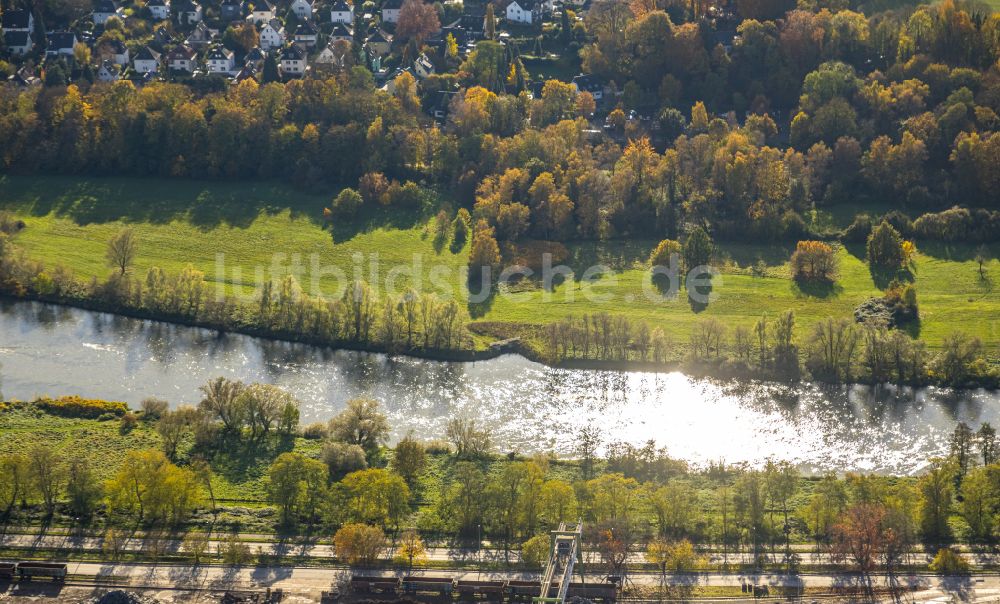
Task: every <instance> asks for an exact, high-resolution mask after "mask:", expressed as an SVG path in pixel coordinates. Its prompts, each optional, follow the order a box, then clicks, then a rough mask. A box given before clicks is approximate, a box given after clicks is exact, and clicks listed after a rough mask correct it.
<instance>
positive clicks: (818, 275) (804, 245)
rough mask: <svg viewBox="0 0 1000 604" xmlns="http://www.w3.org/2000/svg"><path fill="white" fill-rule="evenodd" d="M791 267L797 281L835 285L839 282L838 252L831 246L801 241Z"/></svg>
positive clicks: (817, 242) (796, 247)
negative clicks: (835, 282)
mask: <svg viewBox="0 0 1000 604" xmlns="http://www.w3.org/2000/svg"><path fill="white" fill-rule="evenodd" d="M791 265H792V277H793V278H794V279H795V280H797V281H822V282H826V283H833V282H834V281H836V280H837V272H838V269H839V265H840V263H839V261H838V259H837V252H836V250H834V249H833V247H831V246H830V245H829V244H827V243H823V242H822V241H800V242H799V243H798V245H796V246H795V251H794V252H793V253H792V259H791Z"/></svg>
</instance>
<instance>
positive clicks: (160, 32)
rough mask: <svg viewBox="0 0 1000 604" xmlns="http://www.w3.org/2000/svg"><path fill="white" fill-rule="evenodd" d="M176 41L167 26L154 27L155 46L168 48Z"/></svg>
mask: <svg viewBox="0 0 1000 604" xmlns="http://www.w3.org/2000/svg"><path fill="white" fill-rule="evenodd" d="M173 43H174V40H173V38H171V37H170V31H169V30H167V28H166V27H157V28H154V29H153V42H152V44H153V46H154V47H156V48H166V47H167V46H169V45H171V44H173Z"/></svg>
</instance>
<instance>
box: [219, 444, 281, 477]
mask: <svg viewBox="0 0 1000 604" xmlns="http://www.w3.org/2000/svg"><path fill="white" fill-rule="evenodd" d="M294 448H295V439H294V438H292V437H286V436H278V435H271V436H269V437H266V438H263V439H260V440H257V441H250V440H238V439H236V438H235V437H229V438H228V439H227V440H226V441H225V442H224V443H223V444H222V446H220V447H219V449H218V450H217V451H216V453H215V455H214V456H213V457H212V468H213V469H214V470H215V472H216V473H217V474H219V475H220V476H223V477H224V478H225V479H226V480H228V481H229V482H231V483H233V484H239V483H243V482H247V481H248V480H252V479H257V478H260V477H262V476H263V475H264V474H265V473H266V472H267V467H268V466H269V465H270V464H271V462H272V461H274V459H275V458H276V457H278V456H279V455H281V454H282V453H287V452H289V451H291V450H292V449H294Z"/></svg>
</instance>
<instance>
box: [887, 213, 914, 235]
mask: <svg viewBox="0 0 1000 604" xmlns="http://www.w3.org/2000/svg"><path fill="white" fill-rule="evenodd" d="M882 222H888V223H889V224H891V225H892V228H894V229H896V230H897V231H899V234H900V235H902V236H903V237H913V221H912V220H910V217H909V216H907V215H906V214H904V213H902V212H900V211H899V210H893V211H891V212H889V213H888V214H886V215H885V216H882Z"/></svg>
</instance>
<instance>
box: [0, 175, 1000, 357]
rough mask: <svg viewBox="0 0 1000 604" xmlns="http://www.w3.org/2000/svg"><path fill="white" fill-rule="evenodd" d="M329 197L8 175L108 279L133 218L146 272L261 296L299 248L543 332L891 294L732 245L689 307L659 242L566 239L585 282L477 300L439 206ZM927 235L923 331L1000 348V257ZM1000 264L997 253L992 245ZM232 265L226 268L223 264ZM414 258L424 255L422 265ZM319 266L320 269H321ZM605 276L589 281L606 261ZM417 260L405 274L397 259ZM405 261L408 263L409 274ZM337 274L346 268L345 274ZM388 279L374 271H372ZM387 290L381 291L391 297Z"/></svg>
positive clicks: (329, 276) (863, 277)
mask: <svg viewBox="0 0 1000 604" xmlns="http://www.w3.org/2000/svg"><path fill="white" fill-rule="evenodd" d="M331 197H332V195H329V194H327V195H316V194H310V193H302V192H298V191H295V190H292V189H290V188H288V187H287V186H284V185H280V184H274V183H219V182H199V181H172V180H155V179H126V178H108V179H102V178H69V177H44V178H41V177H22V176H5V177H2V178H0V209H6V210H9V211H11V212H13V213H14V214H15V215H16V216H17V217H19V218H21V219H23V220H24V221H25V223H26V224H27V228H25V229H24V230H23V231H22V232H21V233H19V234H18V235H17V236H16V242H17V244H18V245H20V246H21V247H22V248H24V249H25V250H26V252H27V253H28V254H29V256H31V257H32V258H35V259H37V260H40V261H42V262H44V263H45V264H46V265H55V264H62V265H65V266H66V267H68V268H70V269H72V270H73V271H74V272H75V273H76V274H77V275H78V277H81V278H87V279H89V278H91V277H97V278H104V277H106V276H107V275H109V274H110V271H111V269H110V268H109V267H108V266H107V264H106V262H105V257H104V251H105V245H106V242H107V240H108V239H109V238H110V237H111V236H112V235H113V234H114V233H115V232H116V231H117V230H118V229H120V228H121V227H122V226H124V225H126V224H129V225H132V226H133V227H134V228H135V229H136V231H137V232H138V234H139V236H140V241H141V245H140V252H139V257H138V260H137V262H136V264H135V268H134V270H135V271H136V274H139V275H143V274H145V272H146V270H147V269H148V268H149V267H152V266H159V267H161V268H164V269H166V270H167V271H168V272H178V271H180V270H181V269H182V268H184V267H185V266H186V265H188V264H191V265H193V266H194V267H196V268H197V269H199V270H201V271H203V272H204V273H205V276H206V279H207V280H208V281H209V282H212V283H215V284H217V285H218V286H219V287H221V288H222V289H224V290H225V291H227V292H229V293H240V294H244V295H250V294H251V293H252V288H253V287H254V286H256V285H257V284H259V283H260V282H261V281H262V280H264V279H266V278H269V277H272V278H280V277H281V276H283V275H284V274H286V273H287V272H289V271H290V270H292V269H291V268H290V266H291V265H292V264H293V261H294V260H295V258H296V257H297V258H298V259H299V266H300V267H301V270H299V271H295V272H296V273H297V276H298V278H299V281H300V283H301V284H302V285H303V288H304V289H305V290H306V291H309V292H312V291H316V290H318V291H319V292H321V293H324V294H327V295H330V294H334V293H336V292H337V291H339V288H340V287H342V286H343V284H344V281H345V280H344V279H343V278H342V277H344V276H346V278H347V279H348V280H350V279H353V278H354V276H355V275H359V276H361V277H362V278H364V279H366V280H368V281H370V282H378V283H380V284H382V285H384V284H385V282H386V280H387V278H388V277H390V276H392V284H393V286H394V289H395V290H397V291H401V290H402V289H404V288H405V287H409V286H418V287H419V289H421V290H424V291H427V290H430V291H437V292H438V293H442V294H445V295H452V296H455V297H457V298H458V299H459V300H460V301H461V302H462V303H463V307H464V308H465V309H466V312H467V313H468V315H469V318H470V319H471V320H474V321H482V322H491V323H510V324H522V325H540V324H545V323H548V322H552V321H557V320H559V319H562V318H564V317H566V316H568V315H574V316H580V315H582V314H584V313H595V312H602V311H603V312H609V313H615V314H624V315H627V316H629V317H630V318H632V319H635V320H641V321H646V322H647V323H649V324H650V326H651V327H652V326H658V327H661V328H662V329H663V330H664V331H666V332H667V333H668V334H670V335H671V337H672V339H673V341H674V342H676V343H684V342H686V341H687V338H688V334H689V333H690V331H691V328H692V325H693V324H694V323H695V322H696V321H697V320H699V319H701V318H707V317H715V318H717V319H719V320H721V321H723V322H724V323H726V324H727V325H728V326H730V327H733V326H736V325H751V324H752V323H753V322H754V321H756V319H757V318H758V317H760V316H761V314H763V313H767V314H769V315H771V316H774V315H777V314H778V313H780V312H783V311H784V310H786V309H792V310H794V311H795V313H796V318H797V325H798V332H797V333H798V337H799V339H800V341H802V342H805V341H806V340H807V339H808V337H809V336H808V334H809V329H810V328H811V324H813V323H814V322H815V321H817V320H820V319H823V318H825V317H827V316H833V317H843V316H850V315H851V313H852V311H853V309H854V308H855V307H856V306H857V305H858V304H859V303H860V302H862V301H863V300H865V299H866V298H868V297H872V296H877V295H879V294H880V291H879V289H878V288H877V287H876V285H875V282H874V280H873V278H872V275H871V274H870V273H869V270H868V268H867V266H866V264H865V262H864V251H863V247H862V246H859V247H857V248H855V247H851V248H849V249H848V248H841V249H840V251H839V254H840V259H841V263H840V265H841V268H840V278H839V279H838V281H837V283H836V284H835V285H834V286H833V287H831V288H825V289H821V290H810V291H805V290H803V289H802V288H800V287H799V286H798V285H797V284H796V282H795V281H793V280H792V279H791V278H790V276H789V270H788V263H787V261H788V257H789V255H790V254H791V251H792V246H791V245H790V244H780V243H775V244H774V245H768V246H764V245H742V244H721V245H720V246H719V250H718V259H717V261H716V264H717V265H718V266H719V268H720V270H721V277H720V278H717V280H715V281H714V283H713V293H714V294H715V295H716V298H715V300H714V301H712V302H710V303H709V304H708V305H707V307H704V308H702V307H698V306H694V305H692V304H691V303H690V302H689V300H688V299H687V297H686V295H685V294H684V291H683V290H681V292H680V296H677V297H674V298H669V297H665V296H662V295H660V294H659V293H657V292H656V291H655V288H653V287H652V286H651V282H650V275H649V271H648V269H647V268H646V266H645V265H644V261H645V258H646V257H647V256H648V254H649V251H650V249H652V247H653V246H654V245H655V241H629V242H621V241H611V242H603V243H595V242H580V243H575V244H570V245H568V246H567V247H568V258H567V259H566V260H565V264H567V265H569V266H571V267H572V268H573V269H574V270H575V275H574V276H573V277H572V278H569V279H567V280H565V281H564V282H562V283H558V284H557V285H555V286H554V287H553V288H552V289H551V290H546V289H544V288H543V287H542V286H541V284H540V283H538V282H535V281H524V282H521V283H519V284H516V285H515V286H514V287H512V288H510V289H508V290H504V291H503V295H495V296H493V297H491V298H489V299H488V300H486V301H485V302H480V303H475V304H472V303H469V297H468V290H467V287H466V282H465V278H464V276H463V273H462V270H463V268H464V266H465V265H466V261H467V256H468V245H466V247H465V248H464V249H461V250H453V249H451V248H450V246H449V245H447V244H444V245H441V244H440V242H438V243H435V241H434V234H433V217H432V214H433V212H426V213H424V214H421V213H420V212H418V211H416V210H398V209H395V208H387V209H380V210H378V211H376V212H372V213H368V214H364V215H362V216H360V217H358V218H357V219H356V220H354V221H352V222H350V223H343V224H341V223H337V224H334V225H333V226H332V227H331V226H330V225H328V224H326V223H325V222H324V221H323V219H322V209H323V207H324V206H326V205H328V204H329V202H330V199H331ZM841 210H842V209H840V208H837V209H835V210H834V211H827V212H818V213H817V216H816V218H815V220H816V221H817V224H822V225H823V226H827V227H828V226H830V225H834V226H836V225H842V224H843V223H844V222H845V221H849V220H850V218H851V217H852V216H853V213H854V212H855V211H860V210H866V211H869V212H871V213H873V214H877V213H879V212H880V211H881V210H882V208H852V209H851V211H849V212H848V211H841ZM917 243H918V248H919V249H920V252H919V253H918V254H917V256H916V262H915V267H914V270H913V274H914V277H915V283H916V285H917V290H918V301H919V305H920V315H921V319H920V322H919V325H914V326H913V327H911V328H910V331H911V334H912V335H914V336H918V337H920V338H922V339H924V340H925V341H926V342H927V344H928V346H929V347H931V348H934V347H936V346H939V345H940V343H941V340H942V338H944V337H945V336H946V335H947V334H948V333H950V332H951V331H954V330H961V331H965V332H967V333H971V334H975V335H978V336H979V337H981V338H982V339H983V341H984V342H985V343H986V345H987V347H988V348H989V349H990V351H991V354H992V355H993V356H995V355H996V354H997V352H998V351H1000V293H998V291H997V288H996V285H995V284H996V282H997V280H1000V262H998V261H997V260H995V259H994V260H991V261H990V262H989V263H987V266H986V278H981V277H980V275H979V270H978V264H977V263H976V262H975V261H974V260H973V258H974V256H975V250H974V249H973V247H972V246H967V245H960V244H957V245H942V244H936V243H927V244H922V243H921V242H919V241H918V242H917ZM991 251H992V253H993V254H992V255H993V257H994V258H995V257H997V256H1000V245H997V244H994V245H993V248H992V250H991ZM220 258H224V265H225V270H224V271H223V272H221V273H220V272H218V271H217V266H218V265H219V259H220ZM414 258H419V261H417V262H415V261H414ZM313 259H315V262H316V263H317V265H318V266H319V267H320V270H319V271H316V270H313V266H312V264H313V262H314V260H313ZM597 264H600V265H604V266H606V267H607V269H608V270H605V271H604V272H602V273H600V274H599V275H598V276H596V277H593V278H591V279H588V280H583V279H581V278H580V276H581V275H582V273H583V271H584V270H585V269H586V268H587V267H590V266H593V265H597ZM401 266H402V267H405V268H404V269H403V270H402V271H400V272H398V274H395V275H392V273H391V272H390V271H392V270H393V269H394V267H401ZM397 270H398V269H397ZM337 271H340V273H339V275H338V274H335V273H337ZM373 274H376V275H377V277H376V278H375V279H372V275H373ZM382 291H384V289H383V290H382Z"/></svg>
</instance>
